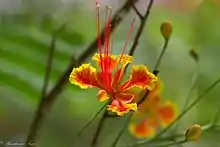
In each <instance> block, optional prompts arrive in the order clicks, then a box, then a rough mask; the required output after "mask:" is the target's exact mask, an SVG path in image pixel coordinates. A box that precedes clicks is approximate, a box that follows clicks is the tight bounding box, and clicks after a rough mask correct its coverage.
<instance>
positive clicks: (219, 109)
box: [212, 107, 220, 125]
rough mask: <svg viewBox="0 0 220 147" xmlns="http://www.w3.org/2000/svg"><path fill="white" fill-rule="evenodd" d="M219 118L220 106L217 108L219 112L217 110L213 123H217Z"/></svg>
mask: <svg viewBox="0 0 220 147" xmlns="http://www.w3.org/2000/svg"><path fill="white" fill-rule="evenodd" d="M219 118H220V107H219V108H218V110H217V112H216V114H215V117H214V119H213V122H212V124H213V125H215V124H216V123H218V121H219Z"/></svg>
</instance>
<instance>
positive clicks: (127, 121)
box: [111, 113, 133, 147]
mask: <svg viewBox="0 0 220 147" xmlns="http://www.w3.org/2000/svg"><path fill="white" fill-rule="evenodd" d="M132 115H133V113H131V114H129V116H128V119H126V121H125V123H124V124H123V127H122V128H121V130H120V132H119V133H118V135H117V137H116V139H115V141H114V142H113V143H112V145H111V147H116V145H117V143H118V141H119V139H120V138H121V136H122V134H123V133H124V131H125V130H126V128H127V126H128V123H129V122H130V120H131V117H132Z"/></svg>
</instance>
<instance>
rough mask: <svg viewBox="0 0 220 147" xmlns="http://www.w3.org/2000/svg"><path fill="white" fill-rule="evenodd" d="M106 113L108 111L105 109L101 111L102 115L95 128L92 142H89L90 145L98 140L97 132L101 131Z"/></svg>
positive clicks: (93, 144)
mask: <svg viewBox="0 0 220 147" xmlns="http://www.w3.org/2000/svg"><path fill="white" fill-rule="evenodd" d="M107 113H108V112H107V110H105V112H104V113H103V115H102V117H101V119H100V121H99V123H98V127H97V129H96V132H95V134H94V137H93V140H92V144H91V146H92V147H94V146H96V144H97V142H98V138H99V134H100V133H101V130H102V127H103V126H104V123H105V119H106V116H107Z"/></svg>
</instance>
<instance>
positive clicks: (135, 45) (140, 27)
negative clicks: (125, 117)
mask: <svg viewBox="0 0 220 147" xmlns="http://www.w3.org/2000/svg"><path fill="white" fill-rule="evenodd" d="M153 2H154V1H153V0H150V2H149V4H148V7H147V10H146V13H145V15H144V16H142V15H141V14H140V13H139V12H138V10H137V8H136V7H135V6H134V5H132V7H133V9H134V8H135V12H136V13H137V12H138V13H137V14H138V15H139V18H140V20H141V24H140V26H139V28H138V30H137V33H136V35H135V39H134V42H133V45H132V47H131V49H130V51H129V55H131V56H133V54H134V52H135V49H136V47H137V45H138V41H139V38H140V36H141V34H142V32H143V29H144V26H145V24H146V22H147V18H148V16H149V14H150V9H151V7H152V5H153ZM140 16H141V17H140ZM126 70H127V66H126V68H125V71H126ZM111 116H112V115H109V114H108V112H107V111H105V113H104V114H103V116H102V117H101V119H100V121H99V124H98V127H97V130H96V132H95V135H94V137H93V141H92V144H91V147H95V146H96V144H97V139H98V138H99V135H100V133H101V130H102V128H103V124H104V122H105V120H106V118H108V117H111ZM114 116H116V115H114ZM116 117H117V116H116ZM130 118H131V117H130V116H129V119H130ZM122 133H123V132H121V133H119V135H120V136H121V135H122ZM119 138H120V137H118V138H117V139H116V141H118V140H119ZM116 144H117V142H115V145H116Z"/></svg>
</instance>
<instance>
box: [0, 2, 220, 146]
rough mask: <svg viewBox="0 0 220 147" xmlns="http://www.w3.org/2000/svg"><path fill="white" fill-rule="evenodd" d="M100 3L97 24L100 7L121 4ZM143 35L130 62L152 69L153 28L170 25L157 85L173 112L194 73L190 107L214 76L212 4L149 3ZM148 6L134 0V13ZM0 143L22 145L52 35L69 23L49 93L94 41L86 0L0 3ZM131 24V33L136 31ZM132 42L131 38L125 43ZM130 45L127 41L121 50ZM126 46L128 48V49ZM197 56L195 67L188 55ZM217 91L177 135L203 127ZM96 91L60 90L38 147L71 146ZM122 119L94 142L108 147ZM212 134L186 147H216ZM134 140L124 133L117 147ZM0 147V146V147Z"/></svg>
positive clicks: (218, 6) (81, 142)
mask: <svg viewBox="0 0 220 147" xmlns="http://www.w3.org/2000/svg"><path fill="white" fill-rule="evenodd" d="M100 1H101V6H102V13H101V15H102V18H103V19H102V20H104V18H105V12H104V8H105V4H112V8H113V12H115V11H116V10H117V9H118V8H120V6H121V5H122V4H123V3H124V2H125V0H108V1H107V0H105V1H102V0H100ZM155 1H156V2H155V5H154V6H153V9H152V11H151V14H150V16H149V19H148V21H147V24H146V26H145V29H144V32H143V35H142V36H141V38H140V41H139V44H138V47H137V50H136V52H135V55H134V57H135V61H134V63H145V64H146V65H147V66H148V67H149V69H152V68H153V66H154V63H155V61H156V59H157V57H158V54H159V53H160V50H161V47H162V45H163V38H162V36H161V35H160V31H159V29H160V24H161V22H164V21H169V22H171V23H172V25H173V28H174V32H173V34H172V38H171V40H170V43H169V46H168V49H167V52H166V54H165V56H164V58H163V60H162V64H161V67H160V71H161V73H160V78H161V79H162V81H163V82H164V85H165V89H164V92H163V95H164V99H171V100H172V101H174V102H175V103H176V104H177V106H178V108H179V110H181V109H182V106H183V103H184V101H185V100H186V97H187V94H188V91H189V88H190V87H191V81H192V78H193V75H194V73H195V71H196V66H198V81H197V85H196V89H195V91H194V92H193V94H192V98H191V99H192V100H193V99H195V98H196V97H197V96H198V95H199V94H200V93H202V92H203V91H204V90H205V89H206V87H208V86H209V85H210V84H211V83H212V82H213V81H214V80H216V79H217V78H218V77H219V76H220V74H219V73H220V68H219V62H220V27H219V26H220V19H219V18H220V2H219V1H218V0H215V1H214V0H195V1H190V0H178V2H177V1H175V0H155ZM147 3H148V0H141V1H140V2H138V4H137V8H138V9H139V10H140V11H141V12H144V10H145V9H146V6H147ZM0 13H1V14H0V101H1V102H0V141H1V140H4V141H8V140H15V141H16V140H17V141H24V140H25V138H26V136H27V134H28V131H29V127H30V124H31V122H32V120H33V117H34V114H35V110H36V108H37V106H38V102H39V101H40V98H41V90H42V85H43V80H44V75H45V68H46V62H47V57H48V52H49V46H50V42H51V38H52V34H53V32H54V30H56V29H57V28H58V27H59V26H60V25H61V24H63V23H65V22H67V21H68V22H69V23H68V24H67V26H66V27H65V29H64V30H62V31H61V33H60V34H59V36H58V39H57V41H56V49H55V55H54V59H53V65H52V71H51V76H50V81H49V90H50V89H51V88H52V87H53V86H54V85H55V84H56V82H57V81H58V79H59V78H60V76H61V75H62V73H63V72H64V71H65V69H66V68H67V67H68V65H69V64H70V62H71V58H70V57H71V56H72V55H74V56H75V57H78V56H79V55H80V54H81V53H82V52H83V51H84V50H85V49H86V47H87V46H88V45H89V44H90V42H91V41H93V40H94V38H95V37H96V11H95V3H94V1H93V0H92V1H91V0H81V1H80V0H45V1H44V0H38V1H36V0H0ZM134 15H135V13H134V11H131V12H130V13H129V14H128V15H127V16H126V18H125V20H124V21H123V22H122V23H121V24H120V26H119V27H118V29H117V33H116V38H115V44H114V52H120V51H121V49H122V47H123V45H124V42H125V38H126V32H127V30H128V29H129V25H127V24H130V23H131V20H132V18H133V16H134ZM138 25H139V20H138V19H137V21H136V26H135V29H134V32H133V38H134V35H135V32H136V31H137V28H138ZM131 40H133V39H131ZM131 45H132V41H131V42H130V44H129V47H130V46H131ZM129 47H128V48H129ZM192 48H193V49H194V50H195V51H196V52H197V53H198V55H199V63H198V65H196V64H195V61H194V60H193V59H192V57H190V56H189V51H190V50H191V49H192ZM219 88H220V86H216V87H215V89H213V90H212V91H211V92H210V93H209V94H208V95H207V96H206V98H205V99H204V100H203V101H201V102H200V103H199V104H198V105H196V106H195V107H194V108H193V109H192V110H190V112H189V113H187V115H186V116H184V118H183V119H181V124H180V126H179V128H178V130H179V131H184V130H186V129H187V128H188V127H189V126H190V125H192V124H194V123H198V124H201V125H205V124H208V123H209V122H211V121H212V120H213V118H214V117H215V115H216V112H217V109H218V108H219V107H220V100H219V99H220V97H219V95H220V91H219ZM96 94H97V90H96V89H88V90H82V89H80V88H79V87H77V86H74V85H71V84H68V85H67V86H66V87H65V89H64V90H63V92H62V93H61V94H60V95H59V98H58V100H57V101H56V102H55V104H54V105H53V107H52V109H51V111H50V112H49V114H48V117H47V119H46V121H45V124H44V125H43V127H42V128H41V130H40V132H39V137H38V140H37V145H38V146H39V147H67V146H70V142H71V139H72V138H73V137H74V135H75V134H76V133H77V132H78V131H79V130H80V128H82V127H83V126H84V125H85V123H86V122H87V121H88V120H89V119H90V118H91V116H92V115H93V114H94V113H95V112H96V111H97V110H98V109H99V107H100V106H101V105H102V103H100V102H99V101H98V100H97V98H96ZM97 122H98V118H97V119H96V120H95V121H94V122H93V123H92V124H91V125H90V126H89V127H88V129H87V130H86V131H85V132H84V133H83V134H82V136H81V137H79V139H78V140H77V145H76V146H78V147H82V146H88V145H89V144H90V143H91V138H92V136H93V134H94V131H95V129H96V126H97ZM122 123H123V120H122V119H120V120H119V119H109V120H108V121H107V123H106V124H105V129H104V130H103V132H102V135H101V138H100V140H99V143H100V146H101V147H105V146H108V145H109V144H110V143H111V142H112V141H113V140H114V137H115V135H116V134H117V132H118V130H119V129H120V128H121V127H122ZM219 139H220V133H219V132H218V131H208V132H205V133H203V135H202V138H201V139H200V140H199V141H198V142H196V143H188V144H186V145H184V146H187V147H208V146H209V147H220V142H219ZM134 140H135V139H134V138H133V137H132V136H131V135H130V134H129V132H128V131H126V133H125V134H124V135H123V137H122V139H121V141H120V143H119V144H121V145H124V144H127V143H129V142H133V141H134ZM0 146H4V145H2V144H0Z"/></svg>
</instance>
